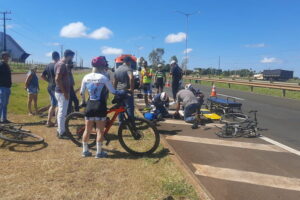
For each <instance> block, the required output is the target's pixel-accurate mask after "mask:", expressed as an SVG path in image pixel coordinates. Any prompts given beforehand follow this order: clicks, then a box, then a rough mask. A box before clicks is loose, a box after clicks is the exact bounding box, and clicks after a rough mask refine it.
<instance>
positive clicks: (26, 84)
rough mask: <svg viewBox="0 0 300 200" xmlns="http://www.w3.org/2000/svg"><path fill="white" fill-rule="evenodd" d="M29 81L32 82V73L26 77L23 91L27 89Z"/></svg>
mask: <svg viewBox="0 0 300 200" xmlns="http://www.w3.org/2000/svg"><path fill="white" fill-rule="evenodd" d="M31 80H32V73H31V74H30V75H29V76H27V78H26V81H25V89H27V88H28V85H29V83H30V81H31Z"/></svg>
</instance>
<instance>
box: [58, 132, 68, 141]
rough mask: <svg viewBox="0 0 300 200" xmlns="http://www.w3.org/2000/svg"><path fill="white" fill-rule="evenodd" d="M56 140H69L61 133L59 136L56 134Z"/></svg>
mask: <svg viewBox="0 0 300 200" xmlns="http://www.w3.org/2000/svg"><path fill="white" fill-rule="evenodd" d="M57 138H58V139H62V140H68V139H70V138H69V137H68V136H67V135H66V134H65V133H63V134H61V135H60V134H59V133H57Z"/></svg>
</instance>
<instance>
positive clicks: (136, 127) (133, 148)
mask: <svg viewBox="0 0 300 200" xmlns="http://www.w3.org/2000/svg"><path fill="white" fill-rule="evenodd" d="M118 136H119V142H120V144H121V145H122V147H123V148H124V149H125V150H126V151H127V152H128V153H130V154H132V155H135V156H143V155H150V154H152V153H153V152H154V151H155V150H156V149H157V147H158V145H159V142H160V136H159V133H158V131H157V129H156V127H155V126H154V125H153V124H152V123H151V122H149V121H148V120H146V119H143V118H135V120H134V124H133V127H132V123H131V122H129V121H125V122H124V123H122V124H121V126H120V127H119V130H118Z"/></svg>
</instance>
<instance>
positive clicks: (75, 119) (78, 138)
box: [65, 112, 97, 147]
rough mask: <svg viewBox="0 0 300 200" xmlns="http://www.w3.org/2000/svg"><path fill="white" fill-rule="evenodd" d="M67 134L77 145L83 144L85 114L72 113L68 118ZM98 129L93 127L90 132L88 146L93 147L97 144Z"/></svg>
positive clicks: (66, 124)
mask: <svg viewBox="0 0 300 200" xmlns="http://www.w3.org/2000/svg"><path fill="white" fill-rule="evenodd" d="M65 126H66V134H67V136H68V137H69V138H70V139H71V141H72V142H73V143H74V144H76V145H77V146H79V147H81V146H82V136H83V133H84V130H85V119H84V114H83V113H81V112H73V113H70V114H69V115H68V116H67V118H66V123H65ZM96 136H97V134H96V130H95V129H93V131H92V133H91V134H90V139H89V141H88V146H89V147H93V146H95V145H96Z"/></svg>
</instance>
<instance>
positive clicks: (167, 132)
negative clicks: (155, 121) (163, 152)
mask: <svg viewBox="0 0 300 200" xmlns="http://www.w3.org/2000/svg"><path fill="white" fill-rule="evenodd" d="M158 132H159V133H160V134H162V135H177V134H179V133H180V132H182V130H179V129H178V130H158Z"/></svg>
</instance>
